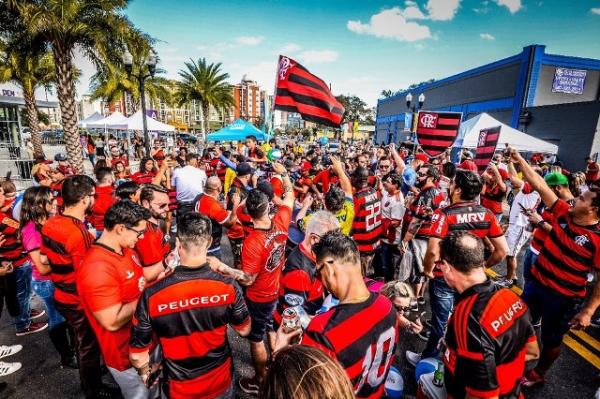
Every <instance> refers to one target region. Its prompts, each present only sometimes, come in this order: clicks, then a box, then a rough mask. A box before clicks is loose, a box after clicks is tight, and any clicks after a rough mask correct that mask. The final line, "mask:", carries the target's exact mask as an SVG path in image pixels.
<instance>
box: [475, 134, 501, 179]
mask: <svg viewBox="0 0 600 399" xmlns="http://www.w3.org/2000/svg"><path fill="white" fill-rule="evenodd" d="M501 128H502V126H496V127H490V128H488V129H481V130H480V131H479V139H478V140H477V153H476V155H475V165H477V171H478V172H479V174H480V175H481V174H483V172H485V170H486V169H487V167H488V165H489V163H490V161H491V160H492V158H493V157H494V152H495V151H496V145H497V144H498V139H499V138H500V129H501Z"/></svg>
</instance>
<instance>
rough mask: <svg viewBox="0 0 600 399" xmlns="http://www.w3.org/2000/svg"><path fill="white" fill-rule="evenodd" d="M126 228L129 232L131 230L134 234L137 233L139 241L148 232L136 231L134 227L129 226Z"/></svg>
mask: <svg viewBox="0 0 600 399" xmlns="http://www.w3.org/2000/svg"><path fill="white" fill-rule="evenodd" d="M125 228H126V229H127V230H131V231H133V232H134V233H136V235H137V238H138V239H139V238H140V237H142V236H143V235H144V233H145V232H146V230H136V229H134V228H133V227H129V226H125Z"/></svg>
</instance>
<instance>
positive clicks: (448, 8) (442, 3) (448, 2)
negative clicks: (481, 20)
mask: <svg viewBox="0 0 600 399" xmlns="http://www.w3.org/2000/svg"><path fill="white" fill-rule="evenodd" d="M459 5H460V0H429V1H428V2H427V4H426V5H425V8H426V9H427V11H428V13H429V18H430V19H431V20H433V21H450V20H451V19H453V18H454V16H455V15H456V11H457V10H458V6H459Z"/></svg>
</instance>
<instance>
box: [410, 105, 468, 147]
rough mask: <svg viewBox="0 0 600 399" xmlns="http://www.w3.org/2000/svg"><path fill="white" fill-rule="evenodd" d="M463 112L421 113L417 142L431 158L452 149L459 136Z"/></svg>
mask: <svg viewBox="0 0 600 399" xmlns="http://www.w3.org/2000/svg"><path fill="white" fill-rule="evenodd" d="M461 118H462V112H429V111H419V114H418V115H417V140H418V142H419V145H420V146H421V148H422V149H423V151H425V152H426V153H427V155H429V156H430V157H436V156H438V155H440V154H441V153H443V152H444V151H446V149H447V148H449V147H452V144H454V141H455V140H456V137H457V136H458V128H459V127H460V120H461Z"/></svg>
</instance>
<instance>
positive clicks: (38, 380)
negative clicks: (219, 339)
mask: <svg viewBox="0 0 600 399" xmlns="http://www.w3.org/2000/svg"><path fill="white" fill-rule="evenodd" d="M226 241H227V240H225V239H224V240H223V246H224V247H225V248H228V246H227V242H226ZM225 252H226V253H227V254H228V249H225ZM497 272H498V273H499V274H503V272H504V270H503V267H500V266H499V267H498V268H497ZM519 273H520V271H519ZM34 303H37V304H38V306H41V305H39V301H37V300H36V301H34ZM3 313H4V314H3V315H2V318H1V319H0V344H5V345H6V344H17V343H18V344H22V345H23V346H24V348H23V350H22V351H21V352H20V353H18V354H16V355H14V356H12V357H10V358H5V359H2V360H4V361H19V362H22V363H23V368H22V369H21V370H19V371H17V372H16V373H14V374H12V375H10V376H7V377H3V378H0V381H5V382H7V383H8V387H7V388H6V389H5V390H4V391H2V392H0V398H11V399H30V398H52V399H54V398H64V399H71V398H72V399H75V398H83V396H82V395H81V393H80V391H79V382H78V381H79V380H78V374H77V371H76V370H68V369H61V368H60V367H59V358H58V355H57V354H56V352H55V350H54V348H53V347H52V344H51V343H50V339H49V338H48V334H47V333H46V332H40V333H38V334H34V335H29V336H25V337H16V336H15V334H14V326H13V325H12V320H11V319H10V318H9V317H8V314H7V313H6V312H3ZM229 337H230V343H231V346H232V352H233V354H234V365H235V374H236V376H235V377H236V379H237V378H239V377H240V376H252V374H253V371H252V366H251V359H250V348H249V344H248V342H247V341H246V340H245V339H242V338H240V337H239V336H237V335H236V334H235V333H234V332H231V331H230V334H229ZM569 337H570V340H569V341H568V342H569V346H567V345H563V353H562V354H561V356H560V358H559V360H558V361H557V362H556V364H555V365H554V367H553V368H552V369H551V371H550V372H549V374H548V376H547V377H548V378H547V382H546V384H545V385H544V386H543V387H541V388H537V389H534V390H531V391H527V392H525V393H526V397H527V398H536V399H537V398H540V399H542V398H543V399H554V398H556V399H559V398H561V399H562V398H569V397H572V398H592V397H593V396H594V393H595V391H596V389H597V388H598V387H600V330H597V329H592V328H590V329H588V330H586V332H585V335H573V334H570V335H569ZM400 345H401V348H400V350H399V351H398V355H397V362H398V363H399V365H400V366H401V368H402V373H403V376H404V380H405V386H406V387H405V394H406V397H410V396H411V395H414V393H415V384H414V370H413V369H411V368H409V367H406V366H405V365H406V362H405V360H404V356H403V350H404V349H411V350H421V349H423V347H424V346H425V343H424V342H422V341H420V340H419V339H418V338H416V337H414V336H406V335H402V337H401V343H400ZM586 359H587V360H586ZM594 364H595V365H594ZM239 398H244V399H245V398H248V397H247V396H245V395H243V394H239Z"/></svg>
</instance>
